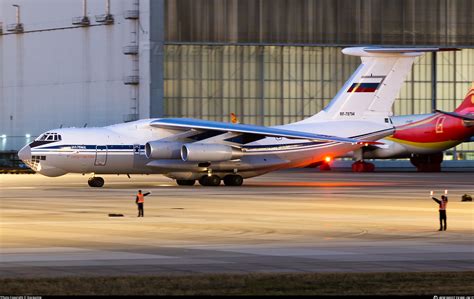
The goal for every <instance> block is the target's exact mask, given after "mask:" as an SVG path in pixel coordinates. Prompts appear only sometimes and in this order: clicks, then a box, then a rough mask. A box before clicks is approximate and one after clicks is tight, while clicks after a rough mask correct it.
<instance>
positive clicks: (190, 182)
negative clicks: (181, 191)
mask: <svg viewBox="0 0 474 299" xmlns="http://www.w3.org/2000/svg"><path fill="white" fill-rule="evenodd" d="M194 183H196V180H176V184H178V185H179V186H193V185H194Z"/></svg>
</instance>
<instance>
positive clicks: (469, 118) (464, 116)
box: [435, 110, 474, 121]
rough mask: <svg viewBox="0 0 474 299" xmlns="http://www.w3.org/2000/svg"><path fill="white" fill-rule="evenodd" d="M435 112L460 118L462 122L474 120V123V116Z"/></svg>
mask: <svg viewBox="0 0 474 299" xmlns="http://www.w3.org/2000/svg"><path fill="white" fill-rule="evenodd" d="M435 111H436V112H439V113H442V114H446V115H449V116H452V117H456V118H460V119H462V120H473V121H474V115H463V114H459V113H456V112H446V111H441V110H435Z"/></svg>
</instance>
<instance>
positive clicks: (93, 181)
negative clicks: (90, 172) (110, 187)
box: [87, 176, 104, 188]
mask: <svg viewBox="0 0 474 299" xmlns="http://www.w3.org/2000/svg"><path fill="white" fill-rule="evenodd" d="M87 183H88V184H89V187H93V188H100V187H102V186H104V179H103V178H101V177H98V176H96V177H92V178H90V179H89V180H88V181H87Z"/></svg>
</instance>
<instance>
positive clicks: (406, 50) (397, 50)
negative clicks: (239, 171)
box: [342, 47, 459, 57]
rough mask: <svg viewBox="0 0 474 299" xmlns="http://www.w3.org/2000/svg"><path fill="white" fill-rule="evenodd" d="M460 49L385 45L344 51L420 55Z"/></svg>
mask: <svg viewBox="0 0 474 299" xmlns="http://www.w3.org/2000/svg"><path fill="white" fill-rule="evenodd" d="M445 51H459V49H458V48H431V47H430V48H384V47H352V48H345V49H343V50H342V53H344V54H346V55H352V56H360V57H364V56H365V57H367V56H380V54H387V55H389V54H391V55H399V56H420V55H422V54H423V53H426V52H445Z"/></svg>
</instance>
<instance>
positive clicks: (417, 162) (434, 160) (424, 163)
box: [410, 153, 443, 172]
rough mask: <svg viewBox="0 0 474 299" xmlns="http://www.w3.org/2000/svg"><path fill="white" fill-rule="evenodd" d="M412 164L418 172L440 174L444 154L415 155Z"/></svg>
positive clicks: (412, 157) (411, 158)
mask: <svg viewBox="0 0 474 299" xmlns="http://www.w3.org/2000/svg"><path fill="white" fill-rule="evenodd" d="M410 162H411V164H413V165H414V166H415V167H416V170H417V171H420V172H421V171H422V172H440V171H441V163H442V162H443V153H436V154H431V155H419V154H414V155H413V156H411V157H410Z"/></svg>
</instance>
